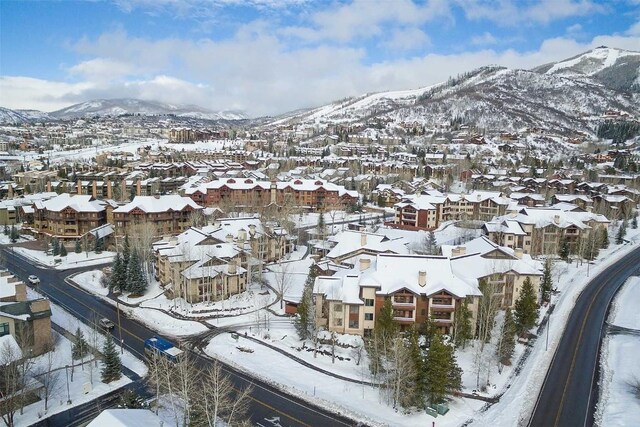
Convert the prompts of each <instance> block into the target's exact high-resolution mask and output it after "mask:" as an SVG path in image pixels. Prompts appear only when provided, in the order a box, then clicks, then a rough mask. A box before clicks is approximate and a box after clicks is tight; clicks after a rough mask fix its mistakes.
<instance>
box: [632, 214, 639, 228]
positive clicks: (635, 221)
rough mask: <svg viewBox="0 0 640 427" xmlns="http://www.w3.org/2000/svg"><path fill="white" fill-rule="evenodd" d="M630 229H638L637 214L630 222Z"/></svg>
mask: <svg viewBox="0 0 640 427" xmlns="http://www.w3.org/2000/svg"><path fill="white" fill-rule="evenodd" d="M631 228H633V229H634V230H635V229H636V228H638V214H637V213H636V214H635V215H634V216H633V219H632V220H631Z"/></svg>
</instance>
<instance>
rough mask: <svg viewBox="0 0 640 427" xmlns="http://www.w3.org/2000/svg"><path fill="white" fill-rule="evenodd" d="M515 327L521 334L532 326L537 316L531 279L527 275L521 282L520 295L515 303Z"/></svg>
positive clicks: (535, 299) (536, 303)
mask: <svg viewBox="0 0 640 427" xmlns="http://www.w3.org/2000/svg"><path fill="white" fill-rule="evenodd" d="M515 318H516V328H517V332H518V334H520V335H521V336H522V335H524V334H526V333H527V331H528V330H529V329H531V328H533V327H534V326H535V324H536V319H537V318H538V302H537V298H536V293H535V291H534V290H533V284H532V283H531V279H530V278H529V277H527V278H526V279H525V280H524V283H523V284H522V289H521V290H520V297H519V298H518V299H517V300H516V304H515Z"/></svg>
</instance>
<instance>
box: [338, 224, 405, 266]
mask: <svg viewBox="0 0 640 427" xmlns="http://www.w3.org/2000/svg"><path fill="white" fill-rule="evenodd" d="M329 240H330V241H332V242H336V243H337V244H336V245H335V246H334V247H333V248H332V249H331V250H330V251H329V253H328V254H327V257H328V258H332V259H335V258H339V257H341V256H344V255H347V254H350V253H353V252H355V251H358V250H359V249H364V250H368V251H371V252H378V253H380V252H387V251H389V252H393V253H397V254H399V253H401V254H406V253H409V250H408V249H407V247H406V246H405V243H406V242H404V241H403V240H399V239H396V240H389V239H388V238H387V237H386V236H384V235H381V234H374V233H364V232H359V231H352V230H347V231H342V232H340V233H338V234H336V235H335V236H331V237H330V238H329Z"/></svg>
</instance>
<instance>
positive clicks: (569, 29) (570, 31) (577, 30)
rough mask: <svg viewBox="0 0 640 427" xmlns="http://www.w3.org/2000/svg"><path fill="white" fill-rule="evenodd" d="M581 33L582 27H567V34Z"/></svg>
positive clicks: (576, 25) (574, 25) (577, 25)
mask: <svg viewBox="0 0 640 427" xmlns="http://www.w3.org/2000/svg"><path fill="white" fill-rule="evenodd" d="M581 32H582V25H580V24H573V25H570V26H568V27H567V34H579V33H581Z"/></svg>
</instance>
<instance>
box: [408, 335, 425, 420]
mask: <svg viewBox="0 0 640 427" xmlns="http://www.w3.org/2000/svg"><path fill="white" fill-rule="evenodd" d="M409 354H410V355H411V360H412V362H413V368H414V369H413V372H414V373H415V379H414V381H413V382H414V383H415V387H414V389H413V390H412V391H413V393H412V396H411V399H409V400H410V406H413V407H416V408H422V407H424V395H425V392H426V388H427V378H426V371H425V367H424V364H425V357H424V355H423V354H422V349H421V348H420V334H419V333H418V330H417V329H416V328H412V329H411V331H410V333H409Z"/></svg>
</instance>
